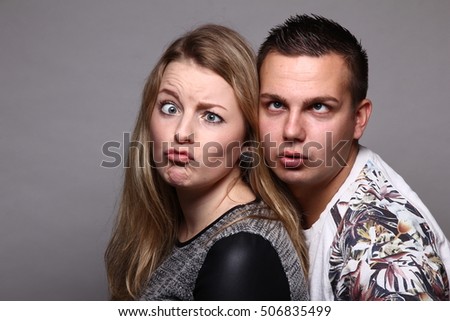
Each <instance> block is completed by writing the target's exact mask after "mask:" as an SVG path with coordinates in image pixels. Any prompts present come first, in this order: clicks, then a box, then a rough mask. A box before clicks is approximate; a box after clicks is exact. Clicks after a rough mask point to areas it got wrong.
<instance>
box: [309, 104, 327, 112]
mask: <svg viewBox="0 0 450 321" xmlns="http://www.w3.org/2000/svg"><path fill="white" fill-rule="evenodd" d="M312 109H313V110H314V111H316V112H318V113H326V112H327V111H329V108H328V106H327V105H324V104H321V103H316V104H314V105H312Z"/></svg>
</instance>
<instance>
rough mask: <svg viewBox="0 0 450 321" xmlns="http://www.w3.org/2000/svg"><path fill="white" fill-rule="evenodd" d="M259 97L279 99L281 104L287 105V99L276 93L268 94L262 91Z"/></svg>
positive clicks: (271, 99)
mask: <svg viewBox="0 0 450 321" xmlns="http://www.w3.org/2000/svg"><path fill="white" fill-rule="evenodd" d="M259 98H260V99H265V100H270V101H279V102H280V103H282V104H283V105H285V106H286V105H287V99H285V98H283V97H281V96H279V95H277V94H269V93H262V94H260V95H259Z"/></svg>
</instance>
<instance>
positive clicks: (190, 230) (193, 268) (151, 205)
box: [106, 25, 308, 300]
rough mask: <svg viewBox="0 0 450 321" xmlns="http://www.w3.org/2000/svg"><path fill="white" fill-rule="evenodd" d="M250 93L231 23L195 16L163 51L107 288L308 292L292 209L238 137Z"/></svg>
mask: <svg viewBox="0 0 450 321" xmlns="http://www.w3.org/2000/svg"><path fill="white" fill-rule="evenodd" d="M257 103H258V81H257V74H256V69H255V61H254V53H253V51H252V50H251V48H250V47H249V45H248V44H247V43H246V42H245V41H244V40H243V39H242V38H241V36H240V35H239V34H237V33H236V32H234V31H233V30H230V29H228V28H226V27H223V26H218V25H205V26H202V27H199V28H197V29H195V30H193V31H191V32H189V33H187V34H185V35H184V36H182V37H180V38H179V39H177V40H176V41H174V42H173V43H172V44H171V45H170V46H169V48H168V49H167V50H166V51H165V53H164V54H163V56H162V57H161V59H160V60H159V62H158V63H157V64H156V66H155V68H154V69H153V71H152V73H151V74H150V76H149V78H148V81H147V83H146V85H145V88H144V93H143V99H142V105H141V110H140V114H139V117H138V120H137V124H136V127H135V130H134V133H133V140H134V141H138V142H141V143H142V144H138V145H140V146H141V147H142V148H140V149H138V148H130V151H129V156H128V166H127V169H126V173H125V182H124V188H123V195H122V200H121V204H120V209H119V216H118V219H117V223H116V227H115V230H114V232H113V236H112V239H111V241H110V243H109V246H108V249H107V251H106V263H107V270H108V280H109V286H110V291H111V295H112V298H113V299H118V300H126V299H143V300H306V299H307V298H308V294H307V285H306V278H305V273H306V272H305V271H306V251H305V248H304V245H303V239H302V236H301V234H300V232H299V231H300V228H299V221H298V214H297V213H296V211H295V208H294V206H292V205H290V204H291V203H290V202H289V200H288V199H286V197H285V196H284V194H283V193H282V191H281V190H280V187H279V186H278V185H277V184H276V183H274V181H273V180H272V178H271V176H270V174H269V171H268V169H267V168H266V166H264V165H263V166H259V165H258V163H259V161H260V159H262V158H259V157H258V156H259V155H260V154H259V150H258V149H256V151H255V150H254V149H251V148H252V146H248V143H249V142H253V143H254V142H258V137H257V108H256V106H257ZM145 142H150V146H147V145H145ZM146 147H151V148H149V149H148V150H146ZM244 152H247V157H246V158H245V159H244V161H240V159H241V158H242V157H241V156H240V155H242V154H245V153H244ZM249 152H250V154H249ZM240 165H245V166H240ZM266 204H267V205H266ZM296 254H298V255H296ZM299 257H300V258H301V259H299Z"/></svg>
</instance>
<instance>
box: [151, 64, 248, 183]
mask: <svg viewBox="0 0 450 321" xmlns="http://www.w3.org/2000/svg"><path fill="white" fill-rule="evenodd" d="M150 134H151V137H152V143H153V160H154V163H155V166H156V167H157V171H158V172H159V174H160V175H161V176H162V177H163V179H164V180H165V181H166V182H167V183H169V184H170V185H172V186H174V187H175V188H177V189H196V190H198V191H201V190H202V189H203V190H209V189H211V188H212V187H213V186H216V185H217V184H222V183H225V184H226V182H227V181H229V180H231V179H234V177H237V176H238V175H240V172H239V168H238V167H237V161H238V159H239V154H240V151H241V147H242V144H243V142H244V139H245V120H244V116H243V114H242V112H241V109H240V108H239V106H238V102H237V100H236V97H235V95H234V91H233V89H232V87H231V86H230V85H229V84H228V83H227V82H226V81H225V80H224V79H223V78H222V77H220V76H219V75H217V74H216V73H214V72H213V71H211V70H209V69H206V68H203V67H201V66H199V65H197V64H196V63H195V62H193V61H192V60H181V61H175V62H171V63H170V64H169V65H168V66H167V67H166V70H165V72H164V75H163V77H162V81H161V85H160V88H159V92H158V96H157V99H156V103H155V106H154V108H153V111H152V114H151V119H150Z"/></svg>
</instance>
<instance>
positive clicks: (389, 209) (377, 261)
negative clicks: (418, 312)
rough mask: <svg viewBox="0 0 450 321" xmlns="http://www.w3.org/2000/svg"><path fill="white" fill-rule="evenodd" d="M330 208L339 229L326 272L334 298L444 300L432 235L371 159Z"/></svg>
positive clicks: (441, 268) (443, 276)
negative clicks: (349, 189)
mask: <svg viewBox="0 0 450 321" xmlns="http://www.w3.org/2000/svg"><path fill="white" fill-rule="evenodd" d="M356 183H357V184H358V188H357V190H356V193H353V194H352V196H351V198H350V199H348V200H344V199H342V198H341V199H340V200H339V201H338V202H337V203H336V204H335V205H334V206H333V207H332V208H331V214H332V216H333V218H334V219H335V222H336V223H337V226H338V228H337V234H336V236H335V238H334V241H333V243H332V247H331V254H330V271H329V278H330V282H331V285H332V289H333V292H334V296H335V300H448V298H449V284H448V277H447V273H446V271H445V267H444V264H443V262H442V260H441V258H440V257H439V255H438V254H437V253H438V250H437V246H436V241H435V235H434V234H433V232H432V231H431V229H430V227H429V225H428V224H427V222H426V221H425V219H424V217H423V216H422V215H421V214H420V213H419V211H418V210H417V209H416V208H415V207H414V206H413V205H412V204H410V203H409V202H408V201H407V200H406V199H405V197H403V196H402V195H401V194H400V193H399V192H398V191H397V190H396V189H395V188H394V187H393V186H392V185H391V184H390V182H389V181H388V179H387V178H386V177H384V175H383V173H382V172H381V171H380V170H379V169H378V168H377V166H375V165H374V164H373V163H372V162H371V161H370V160H369V161H368V162H367V163H366V165H365V167H364V168H363V170H362V171H361V173H360V175H359V177H358V178H357V180H356Z"/></svg>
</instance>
